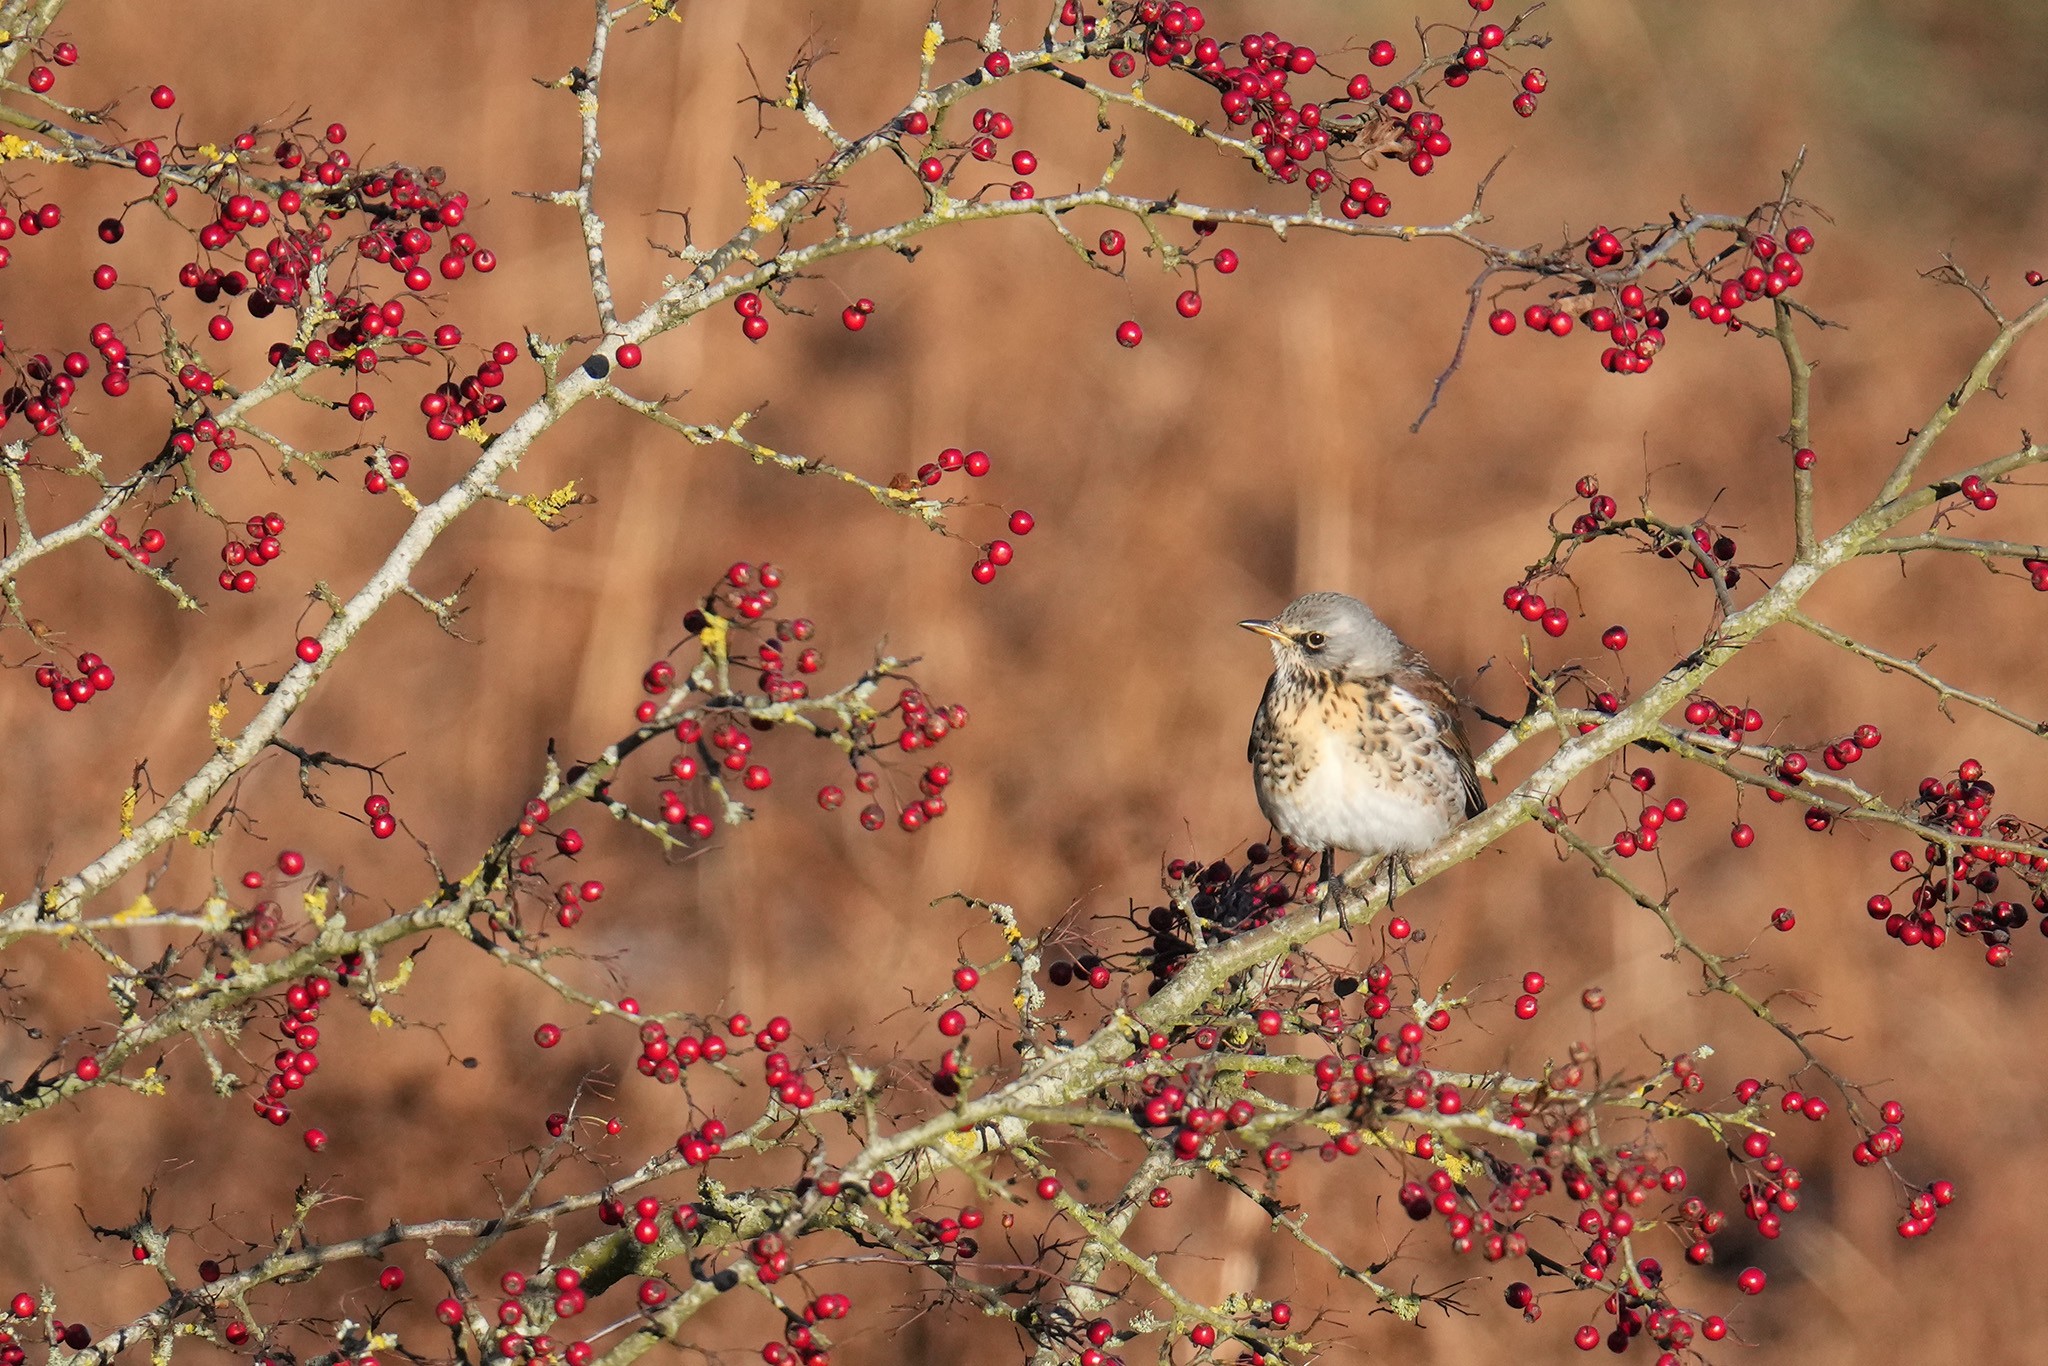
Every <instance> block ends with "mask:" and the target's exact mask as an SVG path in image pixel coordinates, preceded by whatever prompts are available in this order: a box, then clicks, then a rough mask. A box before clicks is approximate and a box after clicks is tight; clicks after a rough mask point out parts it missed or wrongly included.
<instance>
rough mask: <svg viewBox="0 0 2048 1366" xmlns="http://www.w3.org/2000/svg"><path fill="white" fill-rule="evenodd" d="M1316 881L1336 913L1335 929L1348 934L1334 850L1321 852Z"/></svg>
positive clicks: (1342, 888) (1342, 889) (1341, 886)
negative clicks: (1321, 862) (1321, 859)
mask: <svg viewBox="0 0 2048 1366" xmlns="http://www.w3.org/2000/svg"><path fill="white" fill-rule="evenodd" d="M1316 880H1317V881H1318V882H1320V883H1322V885H1323V887H1324V889H1325V894H1326V895H1327V896H1328V897H1329V898H1330V905H1331V906H1332V907H1333V908H1335V910H1336V912H1337V928H1339V929H1341V930H1344V931H1345V932H1346V933H1349V932H1350V929H1351V927H1350V926H1349V925H1346V924H1345V923H1344V884H1343V883H1342V882H1341V881H1339V880H1338V878H1337V851H1336V850H1335V849H1325V850H1323V865H1322V868H1321V870H1320V871H1319V872H1318V873H1317V874H1316Z"/></svg>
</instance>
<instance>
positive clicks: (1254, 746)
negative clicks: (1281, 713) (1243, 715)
mask: <svg viewBox="0 0 2048 1366" xmlns="http://www.w3.org/2000/svg"><path fill="white" fill-rule="evenodd" d="M1279 681H1280V675H1279V674H1277V673H1276V674H1274V675H1273V676H1272V677H1271V678H1268V679H1267V680H1266V691H1265V692H1264V694H1262V695H1261V696H1260V698H1259V709H1258V710H1257V711H1256V712H1253V713H1252V734H1251V739H1249V740H1247V741H1246V742H1245V747H1244V759H1245V762H1246V763H1248V764H1256V763H1257V762H1258V761H1259V731H1260V730H1261V729H1262V728H1263V727H1264V724H1265V720H1266V716H1267V714H1268V713H1267V711H1266V708H1267V707H1268V706H1269V705H1271V703H1272V701H1273V685H1274V684H1275V683H1278V682H1279Z"/></svg>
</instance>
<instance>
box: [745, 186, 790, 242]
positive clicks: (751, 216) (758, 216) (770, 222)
mask: <svg viewBox="0 0 2048 1366" xmlns="http://www.w3.org/2000/svg"><path fill="white" fill-rule="evenodd" d="M746 181H747V226H748V227H750V228H752V229H753V230H754V231H756V232H768V231H771V230H772V229H773V228H774V227H775V216H774V215H773V214H771V213H769V212H768V201H769V199H770V198H772V197H773V196H774V194H775V192H776V191H777V190H779V189H781V188H782V182H781V181H779V180H756V179H754V178H753V177H752V176H748V177H747V178H746Z"/></svg>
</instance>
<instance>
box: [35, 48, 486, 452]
mask: <svg viewBox="0 0 2048 1366" xmlns="http://www.w3.org/2000/svg"><path fill="white" fill-rule="evenodd" d="M66 50H67V51H70V52H71V53H72V54H73V60H75V52H76V50H75V49H74V48H70V47H69V46H68V45H66ZM35 71H36V72H38V73H41V74H39V75H34V76H32V81H33V82H34V83H36V84H39V85H42V86H43V87H44V88H45V89H46V90H47V89H48V88H50V87H52V86H54V84H55V81H56V76H55V73H54V71H52V70H51V69H50V68H49V67H47V66H44V67H37V68H35ZM174 102H175V94H174V93H173V92H172V91H171V90H170V88H169V87H167V86H159V87H157V88H156V89H155V90H154V91H153V92H152V94H151V103H152V104H153V105H154V106H155V107H156V108H158V109H169V108H170V107H171V106H172V104H173V103H174ZM266 136H267V135H266V134H263V133H260V132H258V131H244V132H242V133H239V134H237V135H236V136H234V137H233V138H232V139H230V140H228V142H227V145H226V147H225V148H224V149H222V150H221V151H220V152H219V153H218V154H217V155H218V156H219V158H220V161H221V164H222V168H223V173H222V174H221V175H220V176H218V177H216V178H215V180H214V181H213V182H212V183H210V184H209V186H208V187H207V189H206V191H205V194H206V207H207V208H208V210H209V211H210V216H209V217H208V219H207V220H206V221H205V222H203V223H199V224H196V225H193V226H192V228H191V231H192V233H193V237H194V240H195V244H196V246H197V248H198V251H197V252H196V253H195V255H194V257H193V259H191V260H189V261H187V262H185V263H184V264H183V266H181V267H180V269H179V271H178V274H177V280H178V284H179V287H180V288H182V289H184V290H187V291H189V292H190V293H191V295H192V297H193V298H194V299H196V300H197V301H198V302H200V303H202V304H205V305H208V306H209V307H211V306H214V305H216V304H217V303H218V302H219V301H220V300H221V299H222V298H224V297H225V298H229V299H234V298H242V299H244V300H245V301H246V302H245V306H246V308H247V310H248V313H249V315H250V316H251V317H254V318H258V319H261V318H265V317H268V316H269V315H271V314H272V313H273V312H275V311H276V310H278V309H279V308H299V307H303V306H305V305H306V304H308V303H312V304H314V305H316V306H319V307H321V308H323V309H324V310H328V311H331V312H332V313H333V314H334V315H335V317H336V318H337V320H338V325H337V326H335V327H334V328H333V329H332V330H331V331H330V332H329V333H328V334H326V335H323V336H321V337H318V338H315V339H314V340H313V341H312V342H311V343H310V344H309V345H308V346H307V347H306V348H305V350H304V352H303V354H302V353H301V352H300V351H298V350H297V349H296V348H295V347H293V346H291V345H289V344H287V343H284V342H279V343H276V344H273V345H272V346H271V347H270V352H269V355H270V361H271V364H273V365H286V364H296V363H298V362H299V361H300V360H301V359H304V360H306V361H309V362H311V363H312V364H314V365H318V366H333V367H335V368H339V369H343V370H346V371H348V372H349V373H350V374H351V376H352V377H355V378H357V380H358V382H360V377H362V376H366V375H368V374H370V373H372V372H373V371H374V369H375V368H376V366H377V364H378V361H379V359H380V355H379V350H378V345H379V343H380V342H381V344H382V345H384V346H389V347H392V348H394V349H395V350H397V351H402V352H403V353H404V354H406V355H408V356H419V355H422V354H424V353H425V352H426V351H427V350H428V349H429V348H430V347H433V348H438V349H441V350H444V351H445V350H448V349H450V348H452V347H453V346H455V345H456V344H457V343H458V342H459V341H460V336H461V334H460V331H459V329H457V328H455V327H453V326H452V325H443V326H441V327H440V328H438V329H436V331H435V334H434V336H433V337H432V338H431V339H430V338H429V337H428V336H427V335H426V334H425V333H423V332H421V331H419V330H418V329H408V328H405V327H404V326H403V322H404V316H405V309H404V305H403V304H402V303H401V302H400V301H398V300H396V299H386V300H376V299H371V298H368V297H366V294H367V290H366V289H365V288H364V287H361V286H359V287H358V289H357V291H356V293H355V294H354V295H353V296H342V297H336V296H335V294H334V293H333V292H332V291H326V292H324V293H323V294H322V297H321V298H320V299H318V300H308V299H307V297H306V295H307V291H308V289H309V288H310V285H311V282H312V281H313V279H314V278H315V272H316V271H317V270H321V269H323V268H326V267H328V266H331V265H332V264H334V263H335V262H334V256H335V253H336V250H337V247H338V246H348V247H353V248H354V250H355V253H356V254H357V255H358V256H359V257H360V258H361V259H362V260H364V261H366V262H370V263H375V264H381V265H385V266H387V267H389V268H390V269H391V271H392V272H393V273H394V274H396V275H398V276H399V277H400V281H401V283H402V287H403V288H404V289H405V290H407V291H410V292H412V293H415V294H417V293H421V292H423V291H425V290H427V289H429V288H432V287H433V286H434V284H435V281H436V277H437V276H438V278H439V279H440V280H442V281H453V280H456V279H459V278H460V277H462V276H463V275H465V274H467V273H468V272H470V271H471V270H474V271H477V272H479V273H489V272H490V271H492V270H494V269H495V268H496V266H497V257H496V254H495V253H494V252H492V251H491V250H490V249H489V248H487V247H484V246H481V245H479V244H478V242H477V241H476V239H475V237H474V235H473V234H472V233H470V232H469V231H467V230H466V229H465V228H464V226H463V225H464V223H465V221H466V219H467V217H468V209H469V200H468V197H467V196H466V195H464V194H462V193H460V192H456V191H451V190H448V189H446V188H445V186H444V184H443V177H442V175H441V173H440V172H439V171H418V170H414V169H411V168H407V167H403V166H398V167H378V168H361V167H358V166H356V165H355V164H354V162H353V159H352V157H351V155H350V153H349V152H348V151H347V150H345V148H344V146H343V144H344V143H345V142H346V140H347V138H348V130H347V128H346V127H345V126H344V125H342V124H340V123H333V124H329V125H327V126H326V127H325V128H324V130H316V131H309V132H306V133H299V132H297V131H287V132H285V133H283V134H282V135H280V136H279V137H278V140H277V141H276V142H275V143H274V144H271V145H269V146H268V147H266V146H265V145H264V140H265V137H266ZM188 153H191V154H192V155H208V156H210V155H216V153H214V152H213V151H212V150H211V149H199V150H198V151H197V152H193V151H192V149H188V148H185V147H184V146H182V145H180V146H179V147H177V148H175V149H173V153H172V154H175V155H180V156H182V155H187V154H188ZM130 156H131V158H132V166H133V168H134V170H135V171H136V172H137V173H138V174H139V175H141V176H143V177H144V178H145V179H148V180H150V181H152V182H158V183H156V184H155V185H154V186H153V189H154V194H153V198H154V199H155V200H156V201H157V202H159V203H160V204H161V205H162V206H163V207H165V208H174V207H175V206H177V204H178V202H179V189H178V187H177V186H175V185H170V184H164V183H161V182H160V178H161V177H162V176H163V175H164V174H165V171H166V156H167V150H166V147H165V146H163V145H160V144H159V142H157V141H156V140H153V139H147V138H145V139H141V140H138V141H137V142H136V143H134V145H133V147H132V149H131V150H130ZM265 161H268V162H270V163H274V164H275V166H276V167H278V168H279V169H281V170H283V171H285V172H291V173H295V174H296V180H297V183H296V184H294V185H290V186H288V187H287V188H285V189H283V190H281V191H275V192H274V193H273V190H272V188H271V187H269V186H267V185H265V184H261V183H259V182H258V181H257V180H255V179H252V178H251V177H252V174H253V170H254V168H255V167H257V166H258V165H259V164H260V163H262V162H265ZM138 202H140V201H138ZM131 207H132V206H131ZM351 211H359V212H361V213H363V214H364V215H365V219H366V222H365V224H364V225H363V226H362V227H361V228H360V229H359V230H356V231H354V232H353V233H351V230H350V228H349V227H347V226H346V225H344V224H343V223H342V221H341V220H343V219H345V218H346V217H347V215H348V214H349V213H350V212H351ZM62 220H63V212H62V208H61V206H59V205H57V204H45V205H40V206H35V207H30V208H26V209H24V210H22V211H21V213H20V214H19V216H18V217H17V216H8V215H0V243H4V242H5V241H7V240H8V239H11V238H13V237H14V236H16V235H17V234H20V235H26V236H33V235H36V234H39V233H42V232H46V231H49V230H51V229H54V228H56V227H57V226H59V225H60V224H61V222H62ZM98 235H99V238H100V240H101V241H102V242H103V243H105V244H106V245H108V246H110V247H111V246H117V245H118V244H120V243H121V242H122V241H123V240H124V239H125V236H126V227H125V224H124V222H123V219H122V217H119V216H116V217H109V218H106V219H104V220H102V221H101V222H100V224H99V225H98ZM8 250H9V249H8V248H7V247H6V246H4V245H0V265H4V264H5V261H6V254H7V252H8ZM220 253H230V254H234V255H233V259H230V260H227V261H220V262H218V263H216V258H217V254H220ZM430 267H432V268H431V269H430ZM119 279H120V273H119V271H118V269H117V268H116V266H115V265H113V264H112V263H102V264H100V265H99V266H97V267H96V268H95V269H94V271H93V283H94V285H95V286H96V287H98V288H99V289H102V290H106V289H111V288H113V287H114V286H115V285H116V284H117V283H118V282H119ZM205 326H206V334H207V336H209V337H210V338H211V339H212V340H213V341H216V342H225V341H227V340H229V339H230V338H231V337H233V336H234V333H235V321H234V319H233V317H231V316H230V315H229V314H227V313H224V312H220V313H215V314H214V315H213V316H212V317H210V318H209V319H208V320H207V322H206V325H205ZM92 339H93V345H94V346H95V347H96V348H97V349H98V350H99V352H100V355H101V357H102V359H103V360H104V362H105V366H106V372H105V374H104V376H103V377H102V379H101V388H102V390H103V391H104V392H105V393H106V394H108V395H109V396H110V397H115V398H118V397H121V396H123V395H125V394H126V393H127V392H128V391H129V388H130V383H131V379H130V359H129V354H128V347H127V344H126V343H125V342H123V341H122V340H121V339H120V338H119V337H118V336H116V335H115V333H114V329H113V328H112V326H111V325H110V324H107V323H104V322H103V323H100V324H98V325H96V326H95V327H94V328H93V338H92ZM517 354H518V352H517V348H516V347H514V346H512V344H511V343H509V342H508V343H500V344H499V345H498V346H497V347H496V348H494V351H493V354H492V355H491V356H490V357H489V358H488V359H487V360H486V361H485V363H484V364H483V365H481V366H479V367H478V369H477V371H476V373H475V374H473V375H471V376H469V377H467V378H465V379H464V380H462V381H461V382H459V383H458V382H456V381H454V380H453V379H451V380H450V381H449V382H447V383H445V384H442V385H441V386H439V387H438V388H437V389H435V390H434V391H432V392H430V393H428V394H427V395H425V396H424V398H423V400H422V405H421V406H422V408H423V410H425V411H426V415H427V418H428V424H427V425H428V434H429V436H430V437H432V438H434V439H436V440H447V439H448V438H450V437H452V436H453V435H454V434H455V433H456V432H457V431H458V430H460V429H461V428H462V427H463V426H465V425H467V424H469V423H473V422H478V421H481V420H482V419H484V418H486V417H487V416H489V415H490V414H491V413H494V412H497V411H500V410H502V409H503V408H504V406H505V400H504V398H503V397H502V396H501V395H499V394H497V393H495V392H493V391H494V390H495V389H496V388H497V387H498V385H499V384H501V383H502V382H503V370H504V367H505V366H507V365H509V364H510V363H511V362H512V360H513V359H515V358H516V356H517ZM89 368H90V365H89V362H88V361H87V359H86V357H85V355H84V354H82V353H76V352H74V353H71V354H70V355H67V356H66V357H65V358H64V360H63V362H62V364H61V365H57V364H53V363H51V361H50V360H49V358H47V357H41V356H38V357H36V358H34V359H33V360H32V361H31V362H30V363H29V365H27V366H25V367H23V371H22V376H23V377H22V379H21V380H19V381H17V383H16V384H14V385H13V386H11V387H10V388H9V389H8V390H7V391H5V393H4V394H0V410H4V411H0V417H8V418H11V417H12V416H14V415H15V414H17V413H19V414H21V415H22V416H23V417H24V418H25V419H26V420H27V421H28V422H30V423H31V424H32V425H33V426H34V427H35V429H36V431H37V433H38V434H40V435H54V434H55V433H56V432H58V431H59V430H60V429H61V426H62V421H63V409H64V408H65V407H66V406H67V405H68V404H69V403H70V402H71V400H72V398H73V395H74V394H75V391H76V384H77V381H78V380H80V379H82V378H83V377H84V375H85V374H86V373H87V371H88V369H89ZM175 379H176V382H177V384H178V386H179V388H180V389H181V390H182V391H183V393H184V394H185V395H188V396H190V398H191V399H195V400H203V399H204V398H206V397H207V396H209V395H211V394H213V393H214V392H215V389H216V387H217V383H216V378H215V375H214V373H213V371H212V370H211V369H209V368H208V367H207V366H206V365H205V364H203V363H202V362H201V361H200V359H199V358H198V357H197V356H196V355H190V354H188V356H187V357H186V358H183V359H181V361H180V363H179V365H178V367H177V370H176V374H175ZM336 406H339V407H343V408H345V409H346V411H347V412H348V413H349V415H350V416H351V417H353V418H355V419H356V420H358V421H367V420H368V419H369V418H371V417H372V416H373V415H374V414H375V412H376V407H377V405H376V403H375V401H374V400H373V399H372V398H371V396H370V395H369V394H367V393H365V392H363V391H362V390H361V389H360V388H358V389H356V390H355V391H354V392H352V393H351V394H350V395H349V396H348V398H347V399H346V400H345V401H344V402H343V403H341V404H338V405H336ZM197 428H208V429H213V430H210V431H199V430H197ZM195 438H196V439H195ZM209 438H211V439H213V441H214V450H213V451H212V453H211V454H210V455H209V457H208V465H209V467H210V468H212V469H213V470H215V471H216V472H225V471H227V470H228V469H229V468H231V467H232V464H233V457H232V456H231V455H230V454H229V449H228V448H229V447H230V446H231V444H232V438H233V433H232V432H226V431H220V430H218V429H217V428H216V427H215V424H214V423H213V421H212V419H210V418H202V420H201V421H200V422H199V423H198V424H196V426H195V427H181V428H180V429H178V430H177V432H175V433H174V436H173V441H174V444H175V445H176V446H177V448H178V451H179V453H181V454H187V455H189V454H192V453H193V451H194V450H195V449H196V446H197V441H198V440H206V439H209ZM372 463H373V466H374V465H375V463H376V462H374V461H373V462H372ZM408 464H409V461H408V459H407V458H406V457H405V456H403V455H393V456H391V457H389V459H388V461H386V462H385V467H384V468H374V467H373V468H372V469H371V470H370V471H369V472H368V473H367V474H366V476H365V484H366V486H367V487H368V488H369V489H370V491H371V492H381V491H383V490H384V489H385V488H387V487H388V486H389V483H390V481H391V480H393V479H402V478H403V477H404V474H405V468H406V466H407V465H408Z"/></svg>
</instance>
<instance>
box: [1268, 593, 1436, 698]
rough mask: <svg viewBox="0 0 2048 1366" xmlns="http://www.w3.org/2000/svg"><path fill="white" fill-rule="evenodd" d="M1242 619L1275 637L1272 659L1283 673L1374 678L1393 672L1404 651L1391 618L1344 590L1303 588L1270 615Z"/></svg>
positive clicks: (1271, 637)
mask: <svg viewBox="0 0 2048 1366" xmlns="http://www.w3.org/2000/svg"><path fill="white" fill-rule="evenodd" d="M1238 625H1239V626H1242V627H1244V629H1245V630H1247V631H1256V632H1258V633H1259V634H1260V635H1262V636H1265V637H1266V638H1267V639H1269V640H1271V641H1272V642H1273V663H1274V665H1275V667H1276V668H1278V669H1280V670H1281V671H1282V672H1283V673H1285V672H1293V671H1297V670H1298V671H1304V672H1313V673H1326V674H1336V675H1338V676H1339V677H1345V678H1372V677H1375V676H1378V675H1381V674H1387V673H1392V672H1393V671H1394V669H1395V668H1396V667H1397V666H1398V665H1399V664H1400V662H1401V656H1402V653H1403V651H1402V645H1401V641H1400V638H1399V637H1398V636H1396V635H1395V634H1394V633H1393V631H1392V630H1391V629H1389V628H1388V626H1387V624H1386V623H1385V622H1383V621H1381V620H1380V619H1379V618H1378V617H1376V616H1374V615H1373V614H1372V609H1371V608H1369V607H1367V606H1366V605H1365V604H1364V603H1362V602H1360V601H1359V600H1358V599H1357V598H1354V597H1350V596H1348V595H1347V594H1344V593H1305V594H1303V595H1302V596H1301V597H1298V598H1296V599H1295V600H1294V601H1293V602H1290V603H1288V604H1287V610H1286V611H1284V612H1282V613H1281V614H1280V615H1279V616H1277V617H1274V618H1273V619H1272V620H1271V621H1240V622H1239V623H1238Z"/></svg>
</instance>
